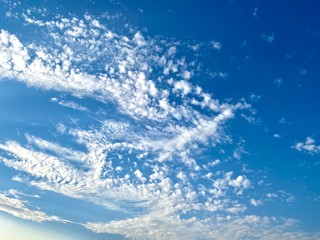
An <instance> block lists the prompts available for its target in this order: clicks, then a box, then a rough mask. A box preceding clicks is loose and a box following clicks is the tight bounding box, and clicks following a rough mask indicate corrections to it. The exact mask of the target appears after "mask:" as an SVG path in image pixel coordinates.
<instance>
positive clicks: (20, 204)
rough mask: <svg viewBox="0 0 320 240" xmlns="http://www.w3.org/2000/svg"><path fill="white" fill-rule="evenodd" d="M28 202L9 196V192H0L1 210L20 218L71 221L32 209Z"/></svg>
mask: <svg viewBox="0 0 320 240" xmlns="http://www.w3.org/2000/svg"><path fill="white" fill-rule="evenodd" d="M27 204H28V202H26V201H22V200H20V199H19V198H13V197H9V196H8V195H7V194H4V193H0V211H3V212H6V213H8V214H11V215H13V216H15V217H18V218H22V219H26V220H31V221H34V222H44V221H53V222H62V223H68V222H69V221H67V220H64V219H62V218H60V217H58V216H54V215H47V214H46V213H44V212H42V211H39V210H35V209H30V208H28V207H27Z"/></svg>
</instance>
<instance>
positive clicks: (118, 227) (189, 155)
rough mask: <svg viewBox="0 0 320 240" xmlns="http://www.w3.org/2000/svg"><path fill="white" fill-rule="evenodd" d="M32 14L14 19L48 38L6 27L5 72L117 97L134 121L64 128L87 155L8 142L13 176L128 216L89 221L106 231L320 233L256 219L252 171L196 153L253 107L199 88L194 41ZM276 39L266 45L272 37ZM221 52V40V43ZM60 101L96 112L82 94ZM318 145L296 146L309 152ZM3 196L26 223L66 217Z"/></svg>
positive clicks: (145, 234)
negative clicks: (22, 35)
mask: <svg viewBox="0 0 320 240" xmlns="http://www.w3.org/2000/svg"><path fill="white" fill-rule="evenodd" d="M31 13H32V10H29V11H24V12H22V13H21V14H16V15H14V16H16V17H17V18H19V20H20V21H22V22H23V23H24V24H25V25H26V26H27V27H28V28H29V29H30V30H31V31H34V33H35V34H36V33H37V32H38V33H40V34H38V35H41V36H37V37H38V38H37V39H38V40H34V41H32V43H25V42H24V41H23V40H21V39H19V38H18V37H17V35H15V34H13V33H11V32H9V31H7V30H4V29H3V30H1V32H0V75H1V77H3V78H6V79H8V80H12V81H20V82H22V83H24V84H26V85H27V86H29V87H34V88H39V89H41V90H44V91H50V90H55V91H57V92H59V93H63V94H66V95H70V96H73V97H74V98H75V99H83V98H90V99H91V100H94V101H96V102H99V103H102V104H104V105H105V107H106V108H107V106H109V105H108V104H109V103H112V104H113V105H114V106H115V107H114V108H115V109H114V111H115V112H116V113H118V114H121V115H122V116H125V118H124V119H121V120H120V119H118V120H115V119H111V118H108V117H107V116H105V117H104V119H103V120H101V121H99V122H97V123H96V124H94V125H93V126H90V127H83V126H82V125H81V123H80V124H78V125H68V123H61V122H60V123H56V126H57V134H61V135H63V136H67V137H69V138H71V139H72V141H73V142H76V143H77V144H78V145H80V146H81V147H82V148H81V149H82V150H78V149H73V148H72V147H65V146H62V145H61V144H59V143H56V142H52V141H49V140H47V139H42V138H41V137H38V136H35V135H34V134H32V133H27V134H26V135H25V139H26V143H24V144H23V143H21V142H18V141H14V140H7V141H5V142H3V143H1V144H0V149H1V156H0V162H1V163H2V164H4V165H6V166H7V167H10V168H12V169H15V170H16V171H18V172H23V173H24V175H23V176H21V177H15V178H14V180H16V181H21V182H22V181H23V182H27V183H28V184H29V185H31V186H34V187H37V188H39V189H42V190H47V191H51V192H55V193H59V194H63V195H65V196H69V197H73V198H78V199H83V200H86V201H87V202H90V203H91V204H97V205H99V206H103V207H105V208H107V209H110V210H117V211H122V212H124V213H125V214H127V218H124V219H121V220H116V219H115V220H112V221H108V222H83V223H81V224H82V225H83V226H84V227H86V228H87V229H90V230H92V231H94V232H98V233H110V234H121V235H124V236H125V237H128V238H132V239H159V240H160V239H208V238H209V239H244V238H245V239H257V238H258V239H317V238H319V235H315V234H313V235H312V234H309V233H305V232H300V231H299V229H298V225H299V224H298V222H297V221H295V220H293V219H278V218H272V217H263V216H255V215H246V213H245V212H246V209H247V205H246V204H250V203H251V204H252V205H254V206H257V207H258V205H260V204H261V202H260V201H258V200H254V199H253V198H251V197H249V198H248V200H247V202H244V201H240V197H244V192H245V191H247V190H248V189H250V188H254V184H252V182H251V181H250V179H249V176H246V175H245V174H242V173H236V172H234V171H229V170H224V169H221V170H219V171H216V169H215V168H217V165H220V164H221V161H220V160H215V161H208V162H203V161H202V162H200V161H199V160H198V159H197V154H201V153H202V152H204V151H205V149H206V148H207V147H208V146H210V147H212V146H218V145H223V144H227V143H230V142H232V137H231V136H230V134H228V133H227V132H226V131H225V129H226V126H227V125H228V124H229V122H230V120H231V119H234V118H235V117H236V116H237V112H243V111H247V110H250V109H251V106H250V104H248V103H247V102H246V101H245V100H239V101H238V102H236V101H235V102H232V103H231V102H222V101H220V100H218V99H214V98H213V97H212V95H211V94H209V93H207V92H206V91H205V90H203V89H202V88H201V87H200V86H198V85H196V84H194V83H193V82H192V78H193V76H194V75H196V74H197V69H199V68H198V63H197V61H195V60H193V61H188V60H187V57H185V56H181V55H179V54H178V51H179V48H184V47H185V46H184V43H182V42H177V41H172V40H168V39H165V38H151V37H147V36H144V35H143V34H142V32H141V31H138V30H136V29H135V28H130V29H129V31H128V33H126V34H124V33H117V32H116V31H113V30H111V29H109V28H108V27H107V25H106V24H105V22H106V19H107V20H108V21H112V17H109V18H105V16H101V17H94V16H92V15H90V14H85V15H84V16H83V17H72V18H68V17H61V16H60V17H58V16H54V17H52V19H49V20H47V19H46V20H44V19H42V18H41V16H39V18H36V17H35V14H33V15H32V14H31ZM269 38H270V36H269V37H268V38H266V39H265V41H267V42H272V41H273V38H274V36H271V38H272V39H271V38H270V39H269ZM221 47H222V43H220V42H212V47H211V48H214V49H217V50H219V49H221ZM51 101H52V102H53V103H56V104H59V105H61V106H63V107H68V108H72V109H75V110H80V111H84V112H86V111H90V107H88V106H86V107H84V106H82V105H81V104H79V103H77V102H74V101H67V100H59V99H58V98H51ZM80 121H81V120H80ZM310 141H311V140H310V139H309V140H307V142H306V143H305V144H303V143H302V144H300V145H298V146H295V148H296V149H297V150H299V149H301V150H307V149H309V148H311V147H308V146H310V144H313V143H314V142H312V141H311V142H310ZM307 145H308V146H307ZM314 148H317V146H315V147H314ZM314 148H312V149H314ZM250 199H251V200H250ZM0 201H1V202H0V210H1V211H5V212H7V213H10V214H12V215H14V216H18V217H20V218H23V219H30V220H33V221H38V222H42V221H59V222H67V221H66V220H63V219H62V218H60V217H58V216H48V215H47V214H45V213H44V212H41V211H34V210H31V209H29V208H27V206H26V203H25V202H22V201H21V200H19V199H17V198H10V197H9V196H7V195H6V194H1V195H0Z"/></svg>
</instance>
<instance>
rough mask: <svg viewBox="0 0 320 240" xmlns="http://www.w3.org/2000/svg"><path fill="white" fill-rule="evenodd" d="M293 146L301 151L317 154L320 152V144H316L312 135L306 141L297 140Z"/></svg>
mask: <svg viewBox="0 0 320 240" xmlns="http://www.w3.org/2000/svg"><path fill="white" fill-rule="evenodd" d="M292 148H294V149H296V150H298V151H299V152H306V153H309V154H317V153H319V152H320V145H316V141H315V140H314V139H313V138H312V137H307V138H306V140H305V142H297V143H296V144H295V145H293V146H292Z"/></svg>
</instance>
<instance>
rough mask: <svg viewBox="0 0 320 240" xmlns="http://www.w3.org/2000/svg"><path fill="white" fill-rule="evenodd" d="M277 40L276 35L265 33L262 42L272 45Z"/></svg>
mask: <svg viewBox="0 0 320 240" xmlns="http://www.w3.org/2000/svg"><path fill="white" fill-rule="evenodd" d="M274 39H275V34H274V33H269V34H268V33H263V34H262V40H263V41H265V42H267V43H269V44H270V43H272V42H273V41H274Z"/></svg>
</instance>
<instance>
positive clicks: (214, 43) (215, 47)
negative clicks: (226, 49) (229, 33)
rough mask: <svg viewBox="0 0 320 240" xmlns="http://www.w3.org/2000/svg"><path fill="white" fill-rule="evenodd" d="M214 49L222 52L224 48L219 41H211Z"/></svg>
mask: <svg viewBox="0 0 320 240" xmlns="http://www.w3.org/2000/svg"><path fill="white" fill-rule="evenodd" d="M211 45H212V48H213V49H216V50H220V49H221V48H222V43H221V42H217V41H211Z"/></svg>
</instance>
